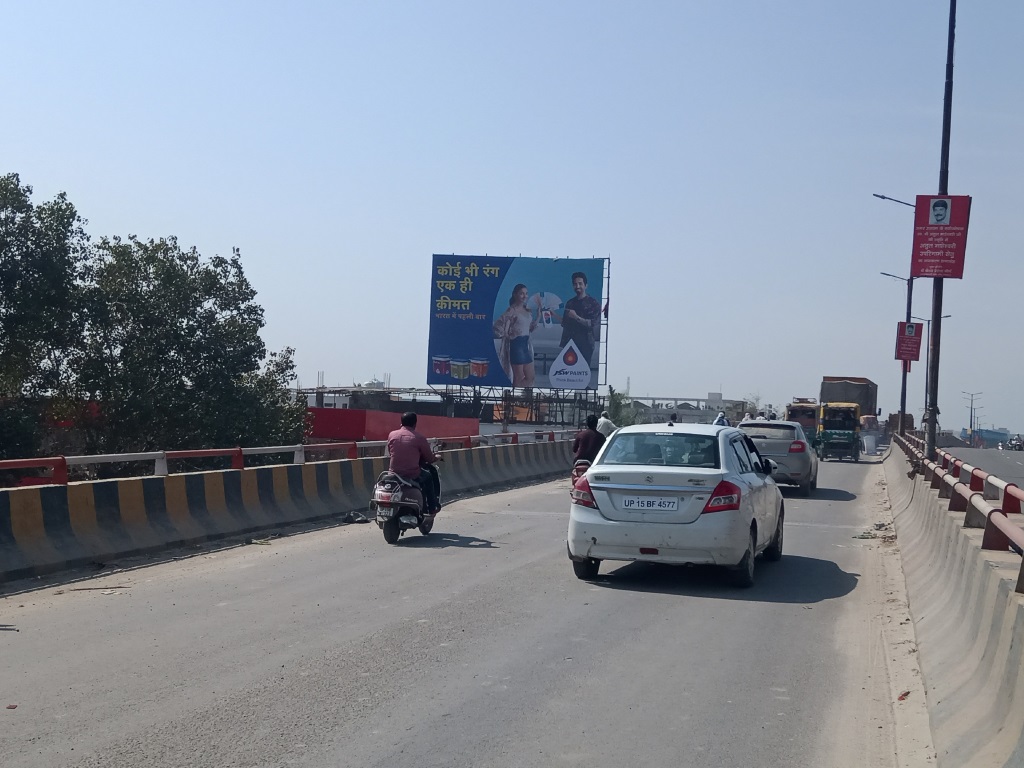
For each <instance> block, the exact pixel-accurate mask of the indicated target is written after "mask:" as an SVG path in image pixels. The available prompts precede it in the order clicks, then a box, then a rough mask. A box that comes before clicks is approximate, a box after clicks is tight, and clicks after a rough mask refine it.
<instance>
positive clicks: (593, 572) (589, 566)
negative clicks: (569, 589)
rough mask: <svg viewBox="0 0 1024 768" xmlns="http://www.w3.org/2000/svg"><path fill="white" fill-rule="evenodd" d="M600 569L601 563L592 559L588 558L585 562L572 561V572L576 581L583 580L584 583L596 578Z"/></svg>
mask: <svg viewBox="0 0 1024 768" xmlns="http://www.w3.org/2000/svg"><path fill="white" fill-rule="evenodd" d="M600 568H601V561H600V560H595V559H594V558H592V557H588V558H587V559H586V560H573V561H572V572H573V573H575V574H576V578H577V579H583V580H584V581H587V580H589V579H593V578H596V577H597V572H598V570H600Z"/></svg>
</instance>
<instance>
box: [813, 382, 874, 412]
mask: <svg viewBox="0 0 1024 768" xmlns="http://www.w3.org/2000/svg"><path fill="white" fill-rule="evenodd" d="M818 402H819V403H856V404H857V405H859V406H860V413H861V415H863V416H868V415H870V416H878V415H879V414H878V408H877V403H878V385H877V384H875V382H873V381H871V379H865V378H864V377H863V376H823V377H822V379H821V391H820V392H819V393H818Z"/></svg>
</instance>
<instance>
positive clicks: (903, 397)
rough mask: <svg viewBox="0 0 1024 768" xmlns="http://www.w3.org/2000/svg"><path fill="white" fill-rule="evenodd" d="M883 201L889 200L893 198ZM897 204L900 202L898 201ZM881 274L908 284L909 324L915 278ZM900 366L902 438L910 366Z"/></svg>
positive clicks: (904, 428) (904, 427) (903, 362)
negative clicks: (901, 367) (901, 374)
mask: <svg viewBox="0 0 1024 768" xmlns="http://www.w3.org/2000/svg"><path fill="white" fill-rule="evenodd" d="M875 197H882V195H875ZM883 199H886V200H888V199H891V198H883ZM897 202H899V201H898V200H897ZM879 274H881V275H885V276H886V277H891V278H894V279H896V280H902V281H903V282H905V283H906V284H907V322H908V323H909V322H910V320H911V315H910V307H911V304H913V301H914V278H912V277H900V276H899V275H891V274H889V273H888V272H879ZM900 364H901V365H902V366H903V376H902V378H901V382H900V426H899V430H898V433H899V434H900V435H901V436H902V435H903V434H904V433H905V432H906V426H905V425H904V423H903V422H904V421H906V418H907V368H909V367H910V366H909V364H908V363H907V361H906V360H901V361H900Z"/></svg>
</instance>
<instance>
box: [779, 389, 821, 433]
mask: <svg viewBox="0 0 1024 768" xmlns="http://www.w3.org/2000/svg"><path fill="white" fill-rule="evenodd" d="M782 418H783V421H795V422H796V423H797V424H799V425H800V426H801V427H803V428H804V434H806V435H807V436H808V437H809V438H810V440H811V441H812V442H813V441H814V439H815V437H816V436H817V434H818V401H817V400H816V399H815V398H813V397H794V398H793V402H791V403H789V404H788V405H786V410H785V413H784V414H783V417H782Z"/></svg>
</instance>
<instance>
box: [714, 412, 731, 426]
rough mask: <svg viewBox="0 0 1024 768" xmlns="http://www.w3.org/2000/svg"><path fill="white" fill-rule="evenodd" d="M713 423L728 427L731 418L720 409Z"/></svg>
mask: <svg viewBox="0 0 1024 768" xmlns="http://www.w3.org/2000/svg"><path fill="white" fill-rule="evenodd" d="M711 423H712V424H713V425H715V426H716V427H728V426H730V424H729V419H728V418H726V415H725V411H719V412H718V416H716V417H715V420H714V421H713V422H711Z"/></svg>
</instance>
